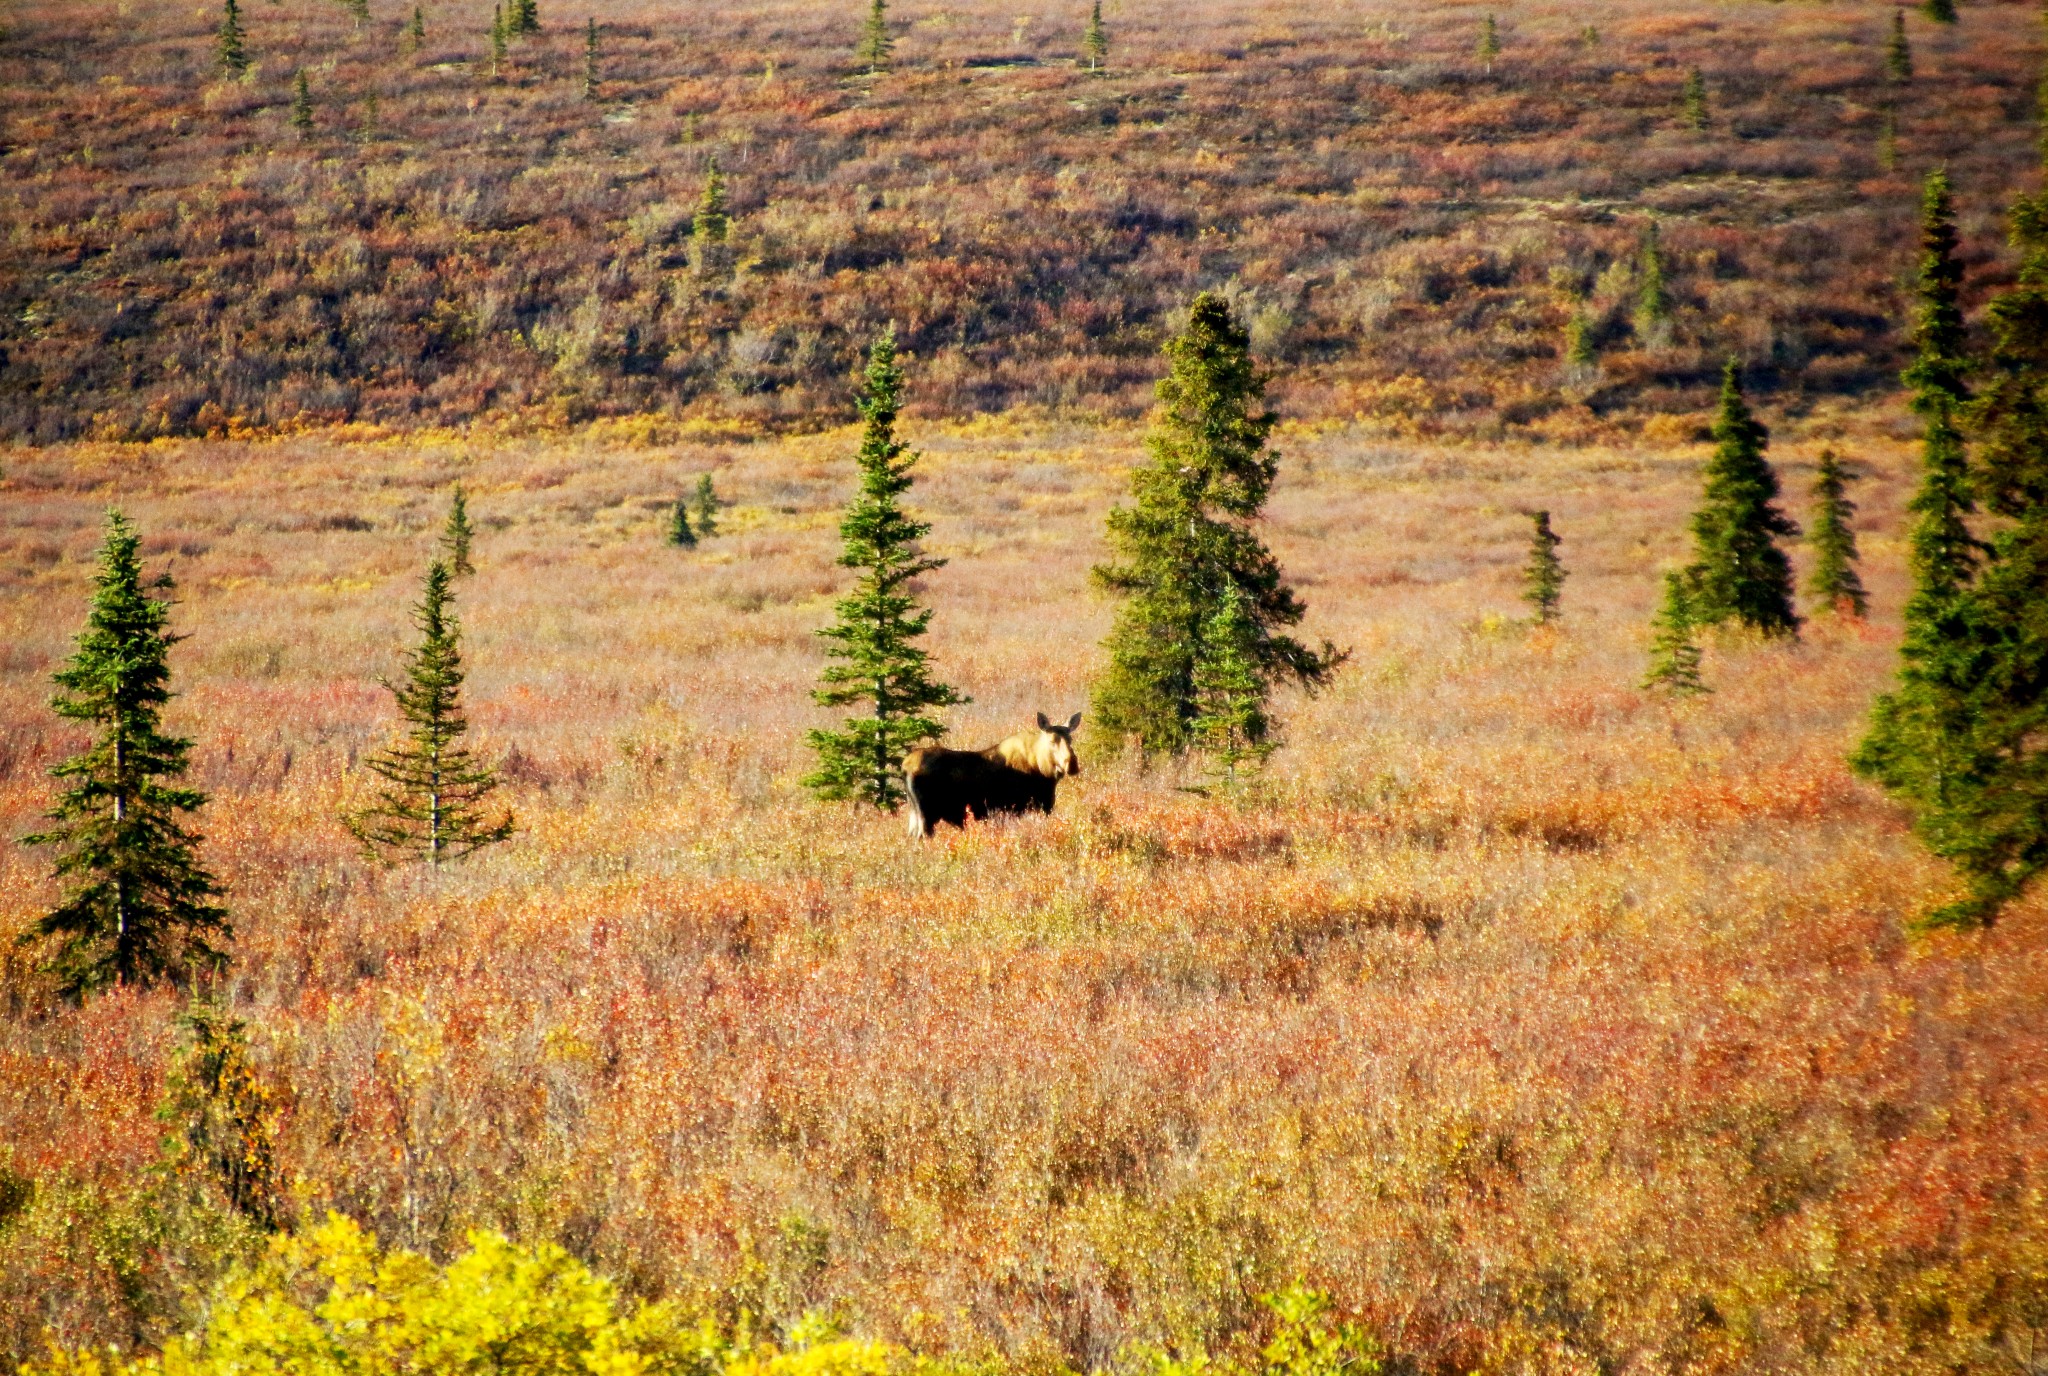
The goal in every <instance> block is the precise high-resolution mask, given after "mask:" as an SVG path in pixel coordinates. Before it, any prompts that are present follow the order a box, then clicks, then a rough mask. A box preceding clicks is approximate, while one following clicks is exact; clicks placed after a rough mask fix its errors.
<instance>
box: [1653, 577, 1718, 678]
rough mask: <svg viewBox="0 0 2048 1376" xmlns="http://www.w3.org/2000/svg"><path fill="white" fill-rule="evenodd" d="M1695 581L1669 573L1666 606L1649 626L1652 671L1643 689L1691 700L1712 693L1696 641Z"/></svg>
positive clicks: (1666, 583)
mask: <svg viewBox="0 0 2048 1376" xmlns="http://www.w3.org/2000/svg"><path fill="white" fill-rule="evenodd" d="M1694 625H1695V623H1694V621H1693V580H1692V576H1691V574H1690V573H1689V572H1686V571H1681V570H1677V569H1672V570H1668V571H1667V572H1666V573H1665V575H1664V602H1663V605H1662V606H1660V607H1659V608H1658V609H1657V616H1656V619H1655V620H1653V621H1652V622H1651V623H1650V627H1651V637H1650V669H1649V672H1648V673H1647V674H1645V675H1644V676H1643V687H1644V688H1646V689H1653V690H1656V691H1660V692H1666V693H1670V694H1671V695H1672V696H1674V697H1690V696H1692V695H1694V694H1697V693H1706V692H1711V691H1712V690H1711V689H1709V688H1708V687H1707V685H1706V684H1705V682H1703V681H1702V680H1701V678H1700V647H1699V642H1698V641H1696V640H1695V639H1694V638H1693V629H1694Z"/></svg>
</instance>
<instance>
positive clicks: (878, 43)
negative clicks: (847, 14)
mask: <svg viewBox="0 0 2048 1376" xmlns="http://www.w3.org/2000/svg"><path fill="white" fill-rule="evenodd" d="M895 45H896V40H895V39H893V38H891V37H890V36H889V17H888V6H887V5H886V4H884V3H883V0H873V3H872V4H871V5H869V6H868V18H867V22H866V23H865V24H863V25H862V26H861V31H860V46H859V47H857V48H855V49H854V54H853V55H854V59H855V60H856V61H858V62H859V63H860V64H861V65H862V66H863V67H865V68H867V69H868V75H869V76H873V75H875V74H876V73H877V72H881V71H883V70H886V69H887V67H888V66H889V50H890V49H891V48H893V47H895Z"/></svg>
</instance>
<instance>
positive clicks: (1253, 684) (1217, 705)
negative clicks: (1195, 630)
mask: <svg viewBox="0 0 2048 1376" xmlns="http://www.w3.org/2000/svg"><path fill="white" fill-rule="evenodd" d="M1258 646H1259V627H1258V623H1257V622H1256V621H1254V620H1253V619H1252V614H1251V608H1250V606H1249V605H1248V604H1247V603H1246V600H1245V595H1244V591H1243V589H1241V588H1239V587H1238V586H1237V584H1235V583H1230V584H1226V585H1225V586H1224V589H1223V597H1222V601H1221V604H1220V605H1219V606H1218V607H1217V608H1216V611H1215V614H1214V615H1212V616H1211V617H1210V618H1209V619H1208V621H1207V622H1205V623H1204V624H1203V626H1202V634H1201V638H1200V641H1199V643H1198V645H1197V647H1196V653H1195V672H1194V689H1195V715H1194V720H1193V721H1192V722H1190V723H1189V727H1190V732H1191V736H1192V742H1193V744H1194V746H1195V748H1196V749H1198V750H1200V751H1202V752H1204V753H1205V754H1207V755H1208V756H1209V758H1210V760H1211V761H1212V762H1213V766H1214V770H1215V773H1216V775H1217V781H1218V782H1219V783H1221V784H1222V785H1223V786H1224V787H1225V788H1227V789H1234V788H1236V787H1237V785H1238V784H1239V783H1240V782H1241V780H1240V779H1239V777H1238V776H1239V774H1240V773H1242V772H1249V771H1253V770H1256V769H1258V768H1259V767H1260V766H1261V765H1263V764H1264V763H1265V762H1266V759H1267V758H1268V757H1269V756H1270V755H1272V753H1273V752H1274V751H1275V750H1276V749H1278V748H1279V745H1280V742H1279V741H1278V740H1277V739H1276V738H1275V737H1274V735H1273V721H1272V718H1271V717H1270V716H1268V715H1267V712H1266V683H1265V679H1264V677H1263V676H1262V675H1261V674H1260V672H1259V660H1258Z"/></svg>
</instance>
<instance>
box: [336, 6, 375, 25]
mask: <svg viewBox="0 0 2048 1376" xmlns="http://www.w3.org/2000/svg"><path fill="white" fill-rule="evenodd" d="M342 6H343V8H345V9H346V10H347V11H348V17H349V19H350V21H351V23H352V25H353V27H355V28H357V29H361V28H362V27H363V25H364V23H365V22H367V21H368V20H369V17H370V0H342Z"/></svg>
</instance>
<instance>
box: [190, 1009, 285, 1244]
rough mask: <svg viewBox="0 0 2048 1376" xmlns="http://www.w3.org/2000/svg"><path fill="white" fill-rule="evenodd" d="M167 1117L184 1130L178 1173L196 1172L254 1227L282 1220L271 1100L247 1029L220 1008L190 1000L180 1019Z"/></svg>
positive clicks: (273, 1098) (272, 1226)
mask: <svg viewBox="0 0 2048 1376" xmlns="http://www.w3.org/2000/svg"><path fill="white" fill-rule="evenodd" d="M178 1032H179V1046H178V1050H177V1053H176V1057H175V1059H174V1061H173V1062H172V1066H171V1073H170V1075H169V1077H168V1080H169V1083H168V1085H167V1088H168V1090H169V1093H168V1094H167V1096H166V1099H167V1103H166V1105H165V1109H166V1113H167V1116H168V1117H169V1118H170V1119H171V1120H172V1121H173V1122H174V1123H176V1124H178V1125H179V1126H180V1128H181V1129H182V1134H181V1135H182V1136H183V1138H184V1141H183V1143H182V1144H181V1148H180V1150H179V1151H178V1158H179V1159H178V1165H179V1167H180V1169H181V1170H190V1169H194V1168H196V1169H197V1170H198V1171H199V1172H202V1173H203V1174H204V1175H205V1176H206V1177H207V1178H209V1179H211V1180H212V1181H213V1183H214V1184H215V1185H216V1186H217V1187H218V1188H219V1190H220V1191H221V1193H222V1194H223V1195H225V1196H226V1197H227V1202H228V1207H230V1208H232V1209H233V1210H234V1211H235V1212H236V1213H239V1214H241V1215H242V1216H243V1217H245V1218H247V1219H248V1220H249V1221H250V1222H252V1223H254V1224H256V1226H257V1227H259V1228H264V1229H273V1230H274V1229H276V1228H277V1227H278V1226H279V1224H280V1223H281V1222H282V1217H281V1215H282V1208H281V1205H282V1196H283V1191H282V1189H281V1186H282V1184H283V1181H282V1180H281V1178H280V1175H281V1173H280V1171H279V1170H278V1165H277V1147H276V1137H275V1120H276V1117H277V1105H276V1096H275V1095H273V1094H272V1093H271V1091H270V1088H269V1087H268V1086H267V1085H265V1084H264V1083H263V1081H262V1079H261V1077H259V1076H258V1075H257V1073H256V1067H255V1065H254V1064H253V1062H252V1061H251V1059H250V1056H249V1037H248V1030H247V1028H246V1026H245V1025H244V1024H243V1023H242V1021H241V1020H240V1019H238V1018H236V1017H234V1016H232V1015H231V1014H230V1013H229V1012H228V1010H227V1009H226V1008H225V1007H223V1006H222V1005H220V1004H218V1003H212V1002H207V1001H204V1000H199V999H195V1000H193V1002H192V1004H191V1005H190V1006H189V1007H188V1008H187V1009H186V1010H185V1011H184V1012H183V1013H181V1014H179V1015H178Z"/></svg>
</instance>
